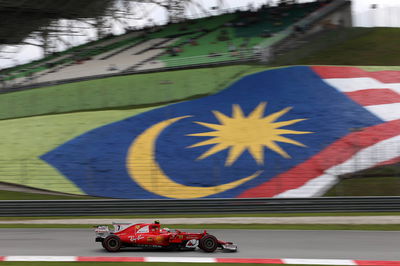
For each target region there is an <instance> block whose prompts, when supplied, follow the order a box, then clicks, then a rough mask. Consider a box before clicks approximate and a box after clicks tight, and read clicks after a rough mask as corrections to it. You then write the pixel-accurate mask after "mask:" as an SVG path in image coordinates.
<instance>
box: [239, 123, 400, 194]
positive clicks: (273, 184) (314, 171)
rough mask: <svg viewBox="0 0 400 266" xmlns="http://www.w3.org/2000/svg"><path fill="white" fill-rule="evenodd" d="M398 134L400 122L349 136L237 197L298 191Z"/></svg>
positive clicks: (384, 124)
mask: <svg viewBox="0 0 400 266" xmlns="http://www.w3.org/2000/svg"><path fill="white" fill-rule="evenodd" d="M399 132H400V119H398V120H393V121H390V122H387V123H383V124H379V125H376V126H373V127H369V128H366V129H364V130H363V131H359V132H353V133H350V134H349V135H347V136H345V137H343V138H341V139H339V140H338V141H336V142H334V143H333V144H331V145H329V146H328V147H327V148H325V149H324V150H323V151H321V152H320V153H318V154H316V155H314V156H313V157H311V158H310V159H308V160H307V161H305V162H304V163H302V164H299V165H297V166H295V167H294V168H292V169H290V170H289V171H287V172H284V173H282V174H280V175H278V176H276V177H274V178H272V179H271V180H269V181H267V182H265V183H262V184H261V185H259V186H257V187H254V188H251V189H248V190H246V191H244V192H243V193H242V194H240V195H239V196H237V198H257V197H258V198H262V197H273V196H275V195H277V194H279V193H282V192H284V191H287V190H290V189H295V188H299V187H301V186H303V185H304V184H305V183H306V182H308V181H309V180H311V179H313V178H315V177H318V176H320V175H322V174H323V173H324V171H325V170H326V169H329V168H331V167H332V166H335V165H338V164H340V163H343V162H345V161H346V160H348V159H349V158H351V157H352V156H353V155H354V154H356V153H357V152H358V151H359V150H361V149H364V148H366V147H368V146H371V145H373V144H375V143H378V142H380V141H382V140H385V139H389V138H392V137H395V136H398V135H399Z"/></svg>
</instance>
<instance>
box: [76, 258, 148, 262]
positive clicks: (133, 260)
mask: <svg viewBox="0 0 400 266" xmlns="http://www.w3.org/2000/svg"><path fill="white" fill-rule="evenodd" d="M76 261H111V262H144V257H77V258H76Z"/></svg>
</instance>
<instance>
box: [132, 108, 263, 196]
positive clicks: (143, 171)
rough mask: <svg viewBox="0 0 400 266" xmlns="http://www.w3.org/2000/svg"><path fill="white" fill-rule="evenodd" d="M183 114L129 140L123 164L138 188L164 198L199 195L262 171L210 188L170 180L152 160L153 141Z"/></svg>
mask: <svg viewBox="0 0 400 266" xmlns="http://www.w3.org/2000/svg"><path fill="white" fill-rule="evenodd" d="M187 117H189V116H180V117H175V118H171V119H168V120H165V121H162V122H160V123H158V124H155V125H154V126H152V127H150V128H148V129H146V130H145V131H144V132H143V133H142V134H140V135H139V136H138V137H137V138H136V139H135V140H134V141H133V142H132V144H131V146H130V147H129V150H128V156H127V161H126V167H127V169H128V172H129V175H130V176H131V178H132V179H133V180H134V181H135V182H136V183H137V184H139V185H140V186H141V187H142V188H144V189H146V190H147V191H150V192H152V193H154V194H157V195H160V196H164V197H168V198H175V199H191V198H202V197H207V196H210V195H213V194H216V193H220V192H224V191H226V190H229V189H232V188H235V187H237V186H239V185H241V184H243V183H245V182H247V181H249V180H251V179H253V178H256V177H257V176H259V175H260V174H261V172H262V171H257V172H255V173H254V174H252V175H250V176H248V177H245V178H242V179H239V180H236V181H234V182H230V183H227V184H223V185H218V186H213V187H191V186H186V185H182V184H179V183H176V182H174V181H173V180H171V179H170V178H169V177H168V176H166V175H165V173H164V172H163V170H162V169H161V167H160V166H159V165H158V163H157V162H156V161H155V159H154V158H155V140H156V139H157V137H158V136H159V135H160V134H161V132H162V131H163V130H164V129H165V128H166V127H168V126H170V125H171V124H173V123H175V122H177V121H179V120H181V119H183V118H187Z"/></svg>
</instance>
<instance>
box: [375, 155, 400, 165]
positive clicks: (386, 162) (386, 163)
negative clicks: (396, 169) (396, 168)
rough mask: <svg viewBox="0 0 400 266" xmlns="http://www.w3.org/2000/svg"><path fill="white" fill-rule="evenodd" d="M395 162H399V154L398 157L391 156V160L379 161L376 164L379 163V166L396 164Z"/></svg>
mask: <svg viewBox="0 0 400 266" xmlns="http://www.w3.org/2000/svg"><path fill="white" fill-rule="evenodd" d="M396 163H400V156H399V157H396V158H393V159H391V160H388V161H385V162H381V163H380V164H378V165H379V166H380V165H390V164H396Z"/></svg>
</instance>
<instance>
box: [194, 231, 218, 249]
mask: <svg viewBox="0 0 400 266" xmlns="http://www.w3.org/2000/svg"><path fill="white" fill-rule="evenodd" d="M199 248H200V249H202V250H203V251H205V252H214V251H215V250H216V249H217V248H218V240H217V238H216V237H215V236H213V235H205V236H203V237H202V238H201V239H200V241H199Z"/></svg>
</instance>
